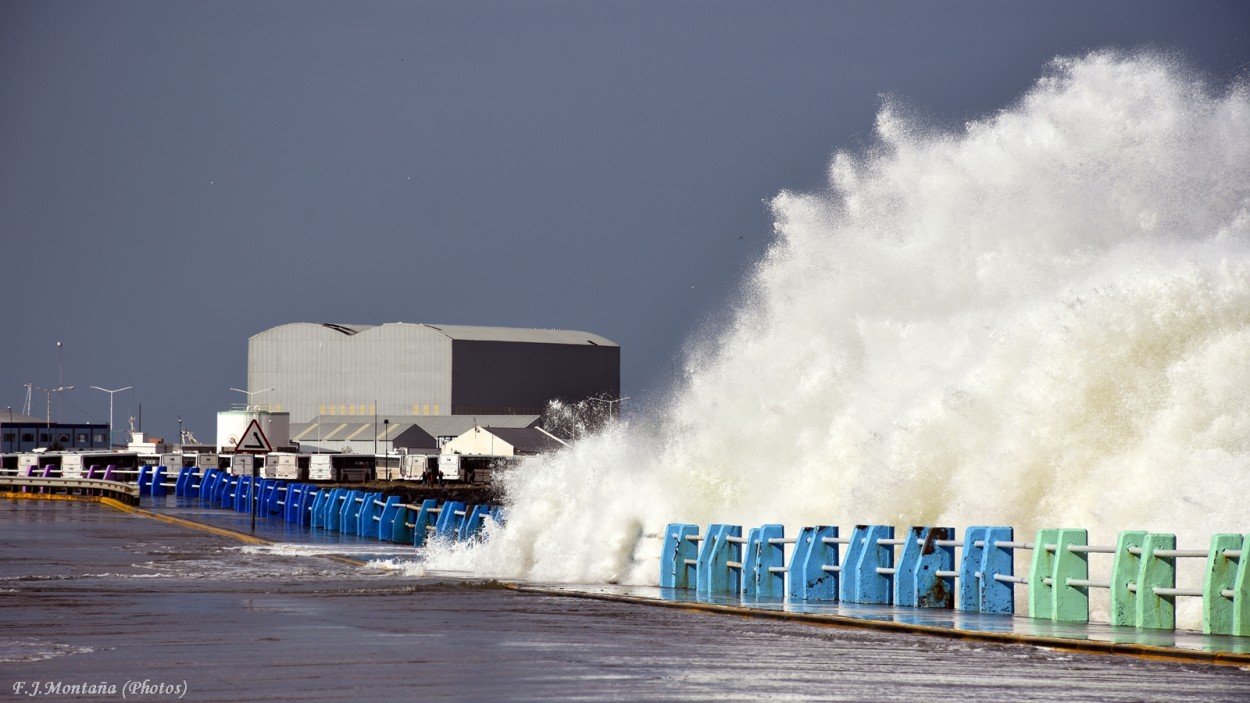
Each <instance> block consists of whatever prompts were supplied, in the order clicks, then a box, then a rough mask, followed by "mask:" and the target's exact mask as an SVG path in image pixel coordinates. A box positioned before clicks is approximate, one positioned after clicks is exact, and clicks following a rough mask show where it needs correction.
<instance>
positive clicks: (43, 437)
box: [39, 432, 48, 444]
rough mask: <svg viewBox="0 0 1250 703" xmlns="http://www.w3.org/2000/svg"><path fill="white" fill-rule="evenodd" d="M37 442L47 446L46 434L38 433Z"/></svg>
mask: <svg viewBox="0 0 1250 703" xmlns="http://www.w3.org/2000/svg"><path fill="white" fill-rule="evenodd" d="M39 441H40V442H43V443H44V444H47V443H48V433H47V432H40V433H39Z"/></svg>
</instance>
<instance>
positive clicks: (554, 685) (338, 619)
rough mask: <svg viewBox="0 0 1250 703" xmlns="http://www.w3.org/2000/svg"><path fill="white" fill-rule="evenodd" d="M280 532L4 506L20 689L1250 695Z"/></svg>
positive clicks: (194, 695) (3, 584)
mask: <svg viewBox="0 0 1250 703" xmlns="http://www.w3.org/2000/svg"><path fill="white" fill-rule="evenodd" d="M213 512H215V513H217V517H218V518H220V519H230V520H237V519H238V517H237V516H230V515H229V513H226V512H223V511H213ZM179 514H180V515H181V516H183V517H189V518H194V517H195V515H194V514H193V513H190V512H180V513H179ZM261 532H262V534H261V536H263V537H265V538H267V539H270V540H273V541H276V542H280V543H281V544H278V545H276V546H273V547H259V548H258V547H255V546H249V545H245V544H242V543H240V542H239V541H238V540H236V539H234V538H231V537H228V536H224V535H218V534H212V533H207V532H202V531H197V530H191V529H187V528H184V527H180V526H178V525H172V524H166V523H163V522H159V521H156V520H153V519H150V518H145V517H141V516H137V515H130V514H126V513H122V512H119V511H116V510H113V509H110V508H108V507H105V506H101V505H96V504H89V503H68V502H66V503H60V502H57V503H52V502H41V501H9V500H2V501H0V544H2V545H3V552H2V554H3V558H2V560H0V594H3V597H0V617H2V618H3V623H4V627H3V629H2V630H0V672H3V681H0V685H2V686H3V687H4V688H3V689H2V690H3V691H4V692H5V693H7V694H12V693H29V692H30V691H31V690H32V688H31V687H32V686H40V685H55V686H59V688H58V689H57V690H62V691H64V690H68V687H69V686H94V687H95V688H96V689H97V690H103V691H104V693H94V694H88V695H70V696H68V698H72V699H77V700H118V699H121V698H122V691H123V690H124V687H125V686H126V685H127V682H144V681H147V682H148V686H149V688H148V690H149V691H156V690H157V689H156V688H155V686H156V685H158V684H159V685H162V686H167V687H170V689H169V690H173V689H174V688H175V687H181V688H178V689H177V690H179V691H182V692H183V695H182V699H183V700H195V701H243V700H275V701H282V700H290V701H296V700H298V701H308V700H326V701H330V700H369V699H373V698H375V697H376V698H378V699H380V700H466V701H470V700H472V701H476V700H487V699H496V700H508V701H516V700H520V701H530V700H584V701H603V700H639V701H642V700H656V701H695V700H708V701H710V700H717V701H722V700H760V699H773V700H813V701H815V700H824V701H836V700H847V701H877V700H900V701H901V700H907V701H1004V700H1019V701H1028V700H1043V699H1044V700H1081V701H1230V702H1231V701H1246V700H1250V671H1246V670H1244V669H1242V668H1238V667H1233V666H1212V665H1206V664H1190V663H1174V662H1161V661H1153V660H1150V659H1145V658H1140V657H1120V656H1104V655H1091V654H1084V653H1074V652H1065V651H1058V650H1054V649H1046V648H1038V647H1031V646H1020V645H1006V644H992V643H984V642H973V641H966V640H958V639H943V638H937V637H929V636H917V635H913V634H907V633H901V632H898V633H896V632H878V631H871V630H855V629H846V628H842V627H821V626H815V625H812V624H808V623H802V622H785V621H778V620H768V619H757V618H743V617H726V616H725V615H723V614H719V613H714V612H699V611H692V610H689V609H675V608H659V607H655V606H653V605H647V604H641V603H633V602H621V601H613V600H592V599H586V598H581V597H578V598H574V597H562V596H558V595H551V594H550V593H546V592H544V593H533V592H526V591H517V590H511V589H506V588H503V587H501V586H499V585H498V584H494V583H489V582H477V581H472V580H449V579H438V578H414V577H410V576H404V575H400V574H398V573H395V572H392V571H386V570H382V569H378V568H371V567H360V566H356V565H353V564H351V563H347V562H345V561H341V560H335V559H328V558H324V557H319V556H313V555H312V552H314V551H326V552H338V553H343V554H349V555H351V556H354V557H359V556H365V555H368V554H369V553H370V550H378V549H380V550H382V551H383V552H385V550H386V549H387V548H386V547H385V546H381V547H375V546H374V545H371V544H368V543H367V542H366V541H364V540H359V539H358V538H348V537H344V538H342V539H339V540H332V541H331V542H329V543H327V542H321V543H318V544H315V545H310V544H308V537H307V533H306V532H303V533H301V532H299V531H291V532H290V533H289V534H288V533H287V528H285V527H283V526H277V527H276V528H275V527H274V526H273V525H272V524H271V525H269V526H268V527H263V526H262V531H261ZM278 532H282V534H281V535H279V534H277V533H278ZM301 535H303V536H301ZM408 554H409V555H411V554H412V553H411V552H410V551H409V552H408ZM381 556H386V555H385V553H383V554H381ZM591 590H592V591H593V589H591ZM603 595H612V596H613V597H616V596H629V597H643V596H646V595H647V594H646V593H645V592H641V591H640V592H635V593H633V594H632V595H631V594H630V593H628V592H624V591H622V592H618V593H612V594H607V593H605V594H603ZM697 605H698V604H690V606H691V607H695V606H697ZM947 616H948V617H949V616H950V614H949V613H948V614H947ZM132 685H133V684H132ZM109 686H111V687H114V688H116V689H117V692H116V693H110V692H109V690H110V689H109V688H108V687H109ZM19 688H20V690H19ZM35 690H37V689H35ZM81 690H85V689H81ZM136 690H139V689H136ZM139 695H140V696H142V694H139ZM134 697H136V696H130V697H127V699H128V700H129V699H133V698H134ZM177 697H178V696H177V695H176V693H159V692H153V693H149V694H147V695H146V696H142V699H144V700H173V699H175V698H177ZM60 698H62V699H66V698H67V696H65V695H61V696H60Z"/></svg>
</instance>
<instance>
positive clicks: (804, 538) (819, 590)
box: [787, 525, 841, 601]
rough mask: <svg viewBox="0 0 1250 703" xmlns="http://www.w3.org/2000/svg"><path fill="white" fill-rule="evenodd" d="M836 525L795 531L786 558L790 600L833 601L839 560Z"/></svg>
mask: <svg viewBox="0 0 1250 703" xmlns="http://www.w3.org/2000/svg"><path fill="white" fill-rule="evenodd" d="M837 538H838V527H837V525H816V526H813V527H804V528H802V529H801V530H799V536H798V538H797V539H796V540H795V544H794V552H793V553H791V554H790V568H789V571H788V573H787V576H788V584H787V591H788V593H789V595H790V599H791V600H822V601H836V600H837V599H838V593H839V583H840V576H841V573H840V572H839V571H838V569H840V568H841V560H840V558H839V550H838V545H837V544H836V543H834V542H826V540H835V539H837ZM826 567H828V568H826Z"/></svg>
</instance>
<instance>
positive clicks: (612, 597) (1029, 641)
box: [503, 583, 1250, 667]
mask: <svg viewBox="0 0 1250 703" xmlns="http://www.w3.org/2000/svg"><path fill="white" fill-rule="evenodd" d="M503 585H504V586H505V587H506V588H508V589H511V590H514V591H518V592H522V593H533V594H537V595H545V596H565V597H569V598H587V599H591V600H601V601H609V602H616V603H633V604H637V605H649V606H655V607H661V608H675V609H678V610H687V611H694V612H706V613H717V614H722V615H735V616H738V617H749V618H762V619H766V620H783V621H787V622H801V623H805V624H809V625H819V626H824V627H837V628H842V629H849V630H877V631H883V632H894V633H899V634H911V635H922V636H929V637H941V638H944V639H954V640H965V641H973V642H986V643H990V644H1004V645H1023V646H1029V647H1046V648H1049V649H1055V650H1060V651H1065V652H1079V653H1084V654H1102V655H1114V656H1131V657H1137V658H1143V659H1154V660H1159V661H1171V662H1185V663H1199V664H1216V665H1220V666H1237V667H1245V666H1248V665H1250V654H1240V653H1235V652H1204V651H1200V650H1193V649H1179V648H1177V649H1173V648H1169V647H1157V646H1153V645H1147V644H1135V643H1124V642H1104V641H1100V640H1075V639H1064V638H1060V637H1045V636H1040V635H1021V634H1013V633H1003V632H984V631H978V630H957V629H952V628H946V627H938V626H934V625H917V624H911V623H901V622H890V621H885V620H868V619H861V618H854V617H849V616H845V615H829V614H813V613H793V612H786V611H777V610H761V609H756V608H748V607H742V606H734V605H721V604H716V603H698V602H690V601H668V600H661V599H656V598H644V597H640V596H629V595H623V594H613V593H595V592H591V591H572V590H564V589H552V588H544V587H541V586H527V585H524V584H517V583H504V584H503Z"/></svg>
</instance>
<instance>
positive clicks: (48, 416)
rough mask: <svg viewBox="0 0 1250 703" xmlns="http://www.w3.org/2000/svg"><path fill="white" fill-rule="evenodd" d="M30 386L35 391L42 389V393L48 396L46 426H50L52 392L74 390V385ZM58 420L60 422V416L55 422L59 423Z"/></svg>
mask: <svg viewBox="0 0 1250 703" xmlns="http://www.w3.org/2000/svg"><path fill="white" fill-rule="evenodd" d="M31 387H32V388H34V389H35V390H37V391H43V392H44V393H46V394H47V396H48V409H47V424H48V427H51V426H52V394H53V393H64V392H65V391H72V390H74V387H73V386H57V387H56V388H41V387H39V386H31ZM60 422H61V419H60V417H58V418H57V423H60Z"/></svg>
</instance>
